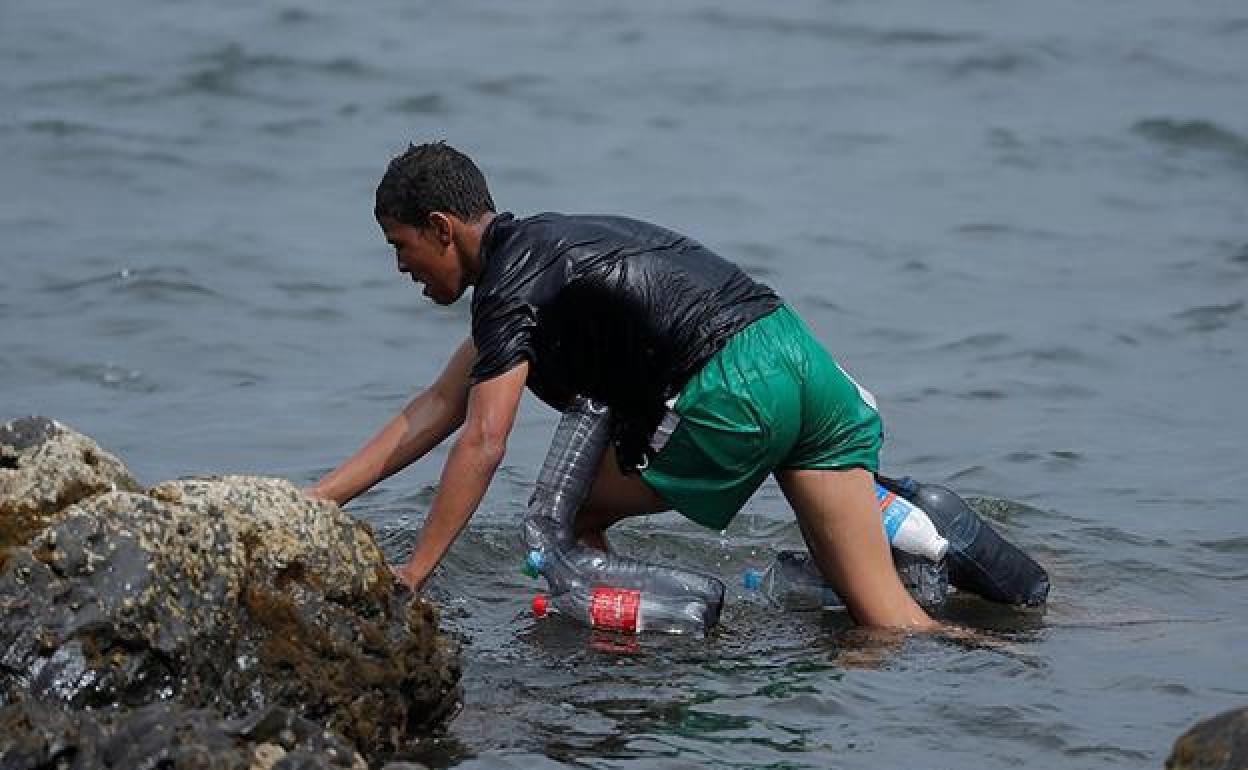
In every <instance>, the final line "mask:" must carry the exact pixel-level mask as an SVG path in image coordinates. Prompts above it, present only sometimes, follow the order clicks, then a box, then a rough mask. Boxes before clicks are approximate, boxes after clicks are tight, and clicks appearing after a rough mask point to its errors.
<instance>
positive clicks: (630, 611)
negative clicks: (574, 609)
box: [589, 587, 641, 632]
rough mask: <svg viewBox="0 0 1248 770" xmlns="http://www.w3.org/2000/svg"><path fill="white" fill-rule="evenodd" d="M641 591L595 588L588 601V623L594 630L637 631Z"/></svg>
mask: <svg viewBox="0 0 1248 770" xmlns="http://www.w3.org/2000/svg"><path fill="white" fill-rule="evenodd" d="M640 607H641V591H637V590H635V589H631V588H606V587H602V588H595V589H594V592H593V593H592V594H591V595H590V599H589V622H590V624H591V625H593V627H594V628H607V629H610V630H612V631H632V632H636V631H637V611H638V609H639V608H640Z"/></svg>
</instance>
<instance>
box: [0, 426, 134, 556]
mask: <svg viewBox="0 0 1248 770" xmlns="http://www.w3.org/2000/svg"><path fill="white" fill-rule="evenodd" d="M138 488H139V484H138V482H136V481H135V480H134V477H133V476H132V475H130V471H129V470H128V469H127V468H126V466H125V465H123V464H122V462H121V461H120V460H118V459H117V458H116V457H114V456H112V455H111V454H109V453H108V452H105V451H104V450H103V449H101V448H100V447H99V445H98V444H96V443H95V442H94V441H92V440H91V439H89V438H87V437H86V436H84V435H82V434H81V433H77V432H75V431H73V430H70V429H69V428H67V427H65V426H64V425H62V424H61V423H59V422H57V421H56V420H49V419H48V418H46V417H24V418H21V419H18V420H12V421H10V422H8V423H6V424H5V425H3V426H0V551H3V549H6V548H8V547H9V546H10V545H14V544H20V543H25V542H26V541H27V540H29V539H30V536H31V535H33V534H34V533H35V532H38V531H39V530H41V529H43V528H44V527H46V526H47V525H48V523H50V521H51V519H52V518H53V517H54V516H55V515H56V514H58V513H60V512H61V511H63V510H64V509H66V508H68V507H69V506H70V505H72V504H74V503H76V502H78V501H80V500H84V499H86V498H88V497H90V496H91V495H94V494H97V493H99V492H105V491H109V490H113V489H125V490H131V491H137V490H138ZM2 559H3V556H2V555H0V560H2Z"/></svg>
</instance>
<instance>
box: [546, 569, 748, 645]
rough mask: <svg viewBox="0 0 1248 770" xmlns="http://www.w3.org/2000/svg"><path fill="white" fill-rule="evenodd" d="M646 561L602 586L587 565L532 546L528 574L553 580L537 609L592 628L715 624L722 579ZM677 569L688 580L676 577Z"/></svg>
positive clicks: (695, 630) (691, 628)
mask: <svg viewBox="0 0 1248 770" xmlns="http://www.w3.org/2000/svg"><path fill="white" fill-rule="evenodd" d="M643 566H644V567H645V569H643V570H640V571H636V572H634V573H632V574H631V575H629V576H628V577H624V576H621V575H619V574H612V575H611V577H612V584H611V585H603V584H597V583H593V582H591V581H588V580H586V579H584V577H583V575H584V573H585V572H586V570H581V569H577V568H576V565H573V564H570V563H568V561H567V559H566V558H565V553H564V551H562V550H558V551H554V552H552V553H551V554H549V558H548V555H547V554H546V553H543V552H542V551H530V552H529V554H528V556H527V558H526V559H525V573H526V574H529V575H538V574H541V575H543V576H545V577H546V580H547V582H548V583H549V584H550V594H549V596H547V595H543V594H538V595H537V596H536V597H535V598H534V599H533V613H534V614H535V615H537V616H538V617H543V616H545V615H546V614H547V613H549V612H550V611H551V610H552V609H553V610H555V611H557V612H559V613H560V614H562V615H567V616H568V617H570V618H572V619H573V620H577V621H579V622H581V623H584V624H585V625H588V626H590V627H592V628H598V629H604V630H609V631H620V632H623V633H634V634H635V633H641V632H643V631H655V632H660V633H668V634H705V633H706V632H707V631H708V630H709V629H710V628H711V627H712V626H714V625H715V623H716V621H717V620H718V619H719V613H720V609H721V608H722V606H723V588H722V586H723V584H722V583H720V582H719V581H718V580H715V579H714V578H710V577H709V576H701V575H697V574H696V573H689V572H686V571H683V570H681V571H679V572H676V571H675V570H671V569H670V568H664V567H657V566H655V565H643ZM672 573H675V574H677V575H679V576H682V577H684V578H685V579H684V580H683V581H680V582H678V581H675V580H673V574H672ZM621 584H625V585H621Z"/></svg>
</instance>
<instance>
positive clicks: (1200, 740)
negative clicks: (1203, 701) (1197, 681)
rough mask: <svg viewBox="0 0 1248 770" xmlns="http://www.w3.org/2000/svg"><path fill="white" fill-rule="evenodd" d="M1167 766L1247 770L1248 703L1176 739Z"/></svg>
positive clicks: (1181, 769)
mask: <svg viewBox="0 0 1248 770" xmlns="http://www.w3.org/2000/svg"><path fill="white" fill-rule="evenodd" d="M1166 770H1248V707H1244V708H1239V709H1233V710H1231V711H1227V712H1225V713H1222V714H1219V715H1218V716H1215V717H1211V718H1209V719H1206V720H1204V721H1202V722H1197V723H1196V724H1195V725H1193V726H1192V727H1191V729H1189V730H1188V731H1187V732H1185V733H1183V735H1181V736H1179V739H1178V740H1176V741H1175V742H1174V749H1173V750H1172V751H1171V752H1170V758H1169V759H1167V760H1166Z"/></svg>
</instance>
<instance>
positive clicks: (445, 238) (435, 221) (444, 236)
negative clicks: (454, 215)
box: [429, 211, 454, 246]
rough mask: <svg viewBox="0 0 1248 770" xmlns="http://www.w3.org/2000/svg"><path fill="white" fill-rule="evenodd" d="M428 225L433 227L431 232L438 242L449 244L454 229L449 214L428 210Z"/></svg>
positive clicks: (444, 244)
mask: <svg viewBox="0 0 1248 770" xmlns="http://www.w3.org/2000/svg"><path fill="white" fill-rule="evenodd" d="M429 226H430V227H431V228H433V233H434V235H435V236H436V237H437V239H438V242H439V243H441V244H442V245H443V246H446V245H448V244H450V242H451V235H452V232H453V230H454V222H452V220H451V217H450V216H449V215H447V214H445V213H444V212H441V211H430V212H429Z"/></svg>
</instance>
